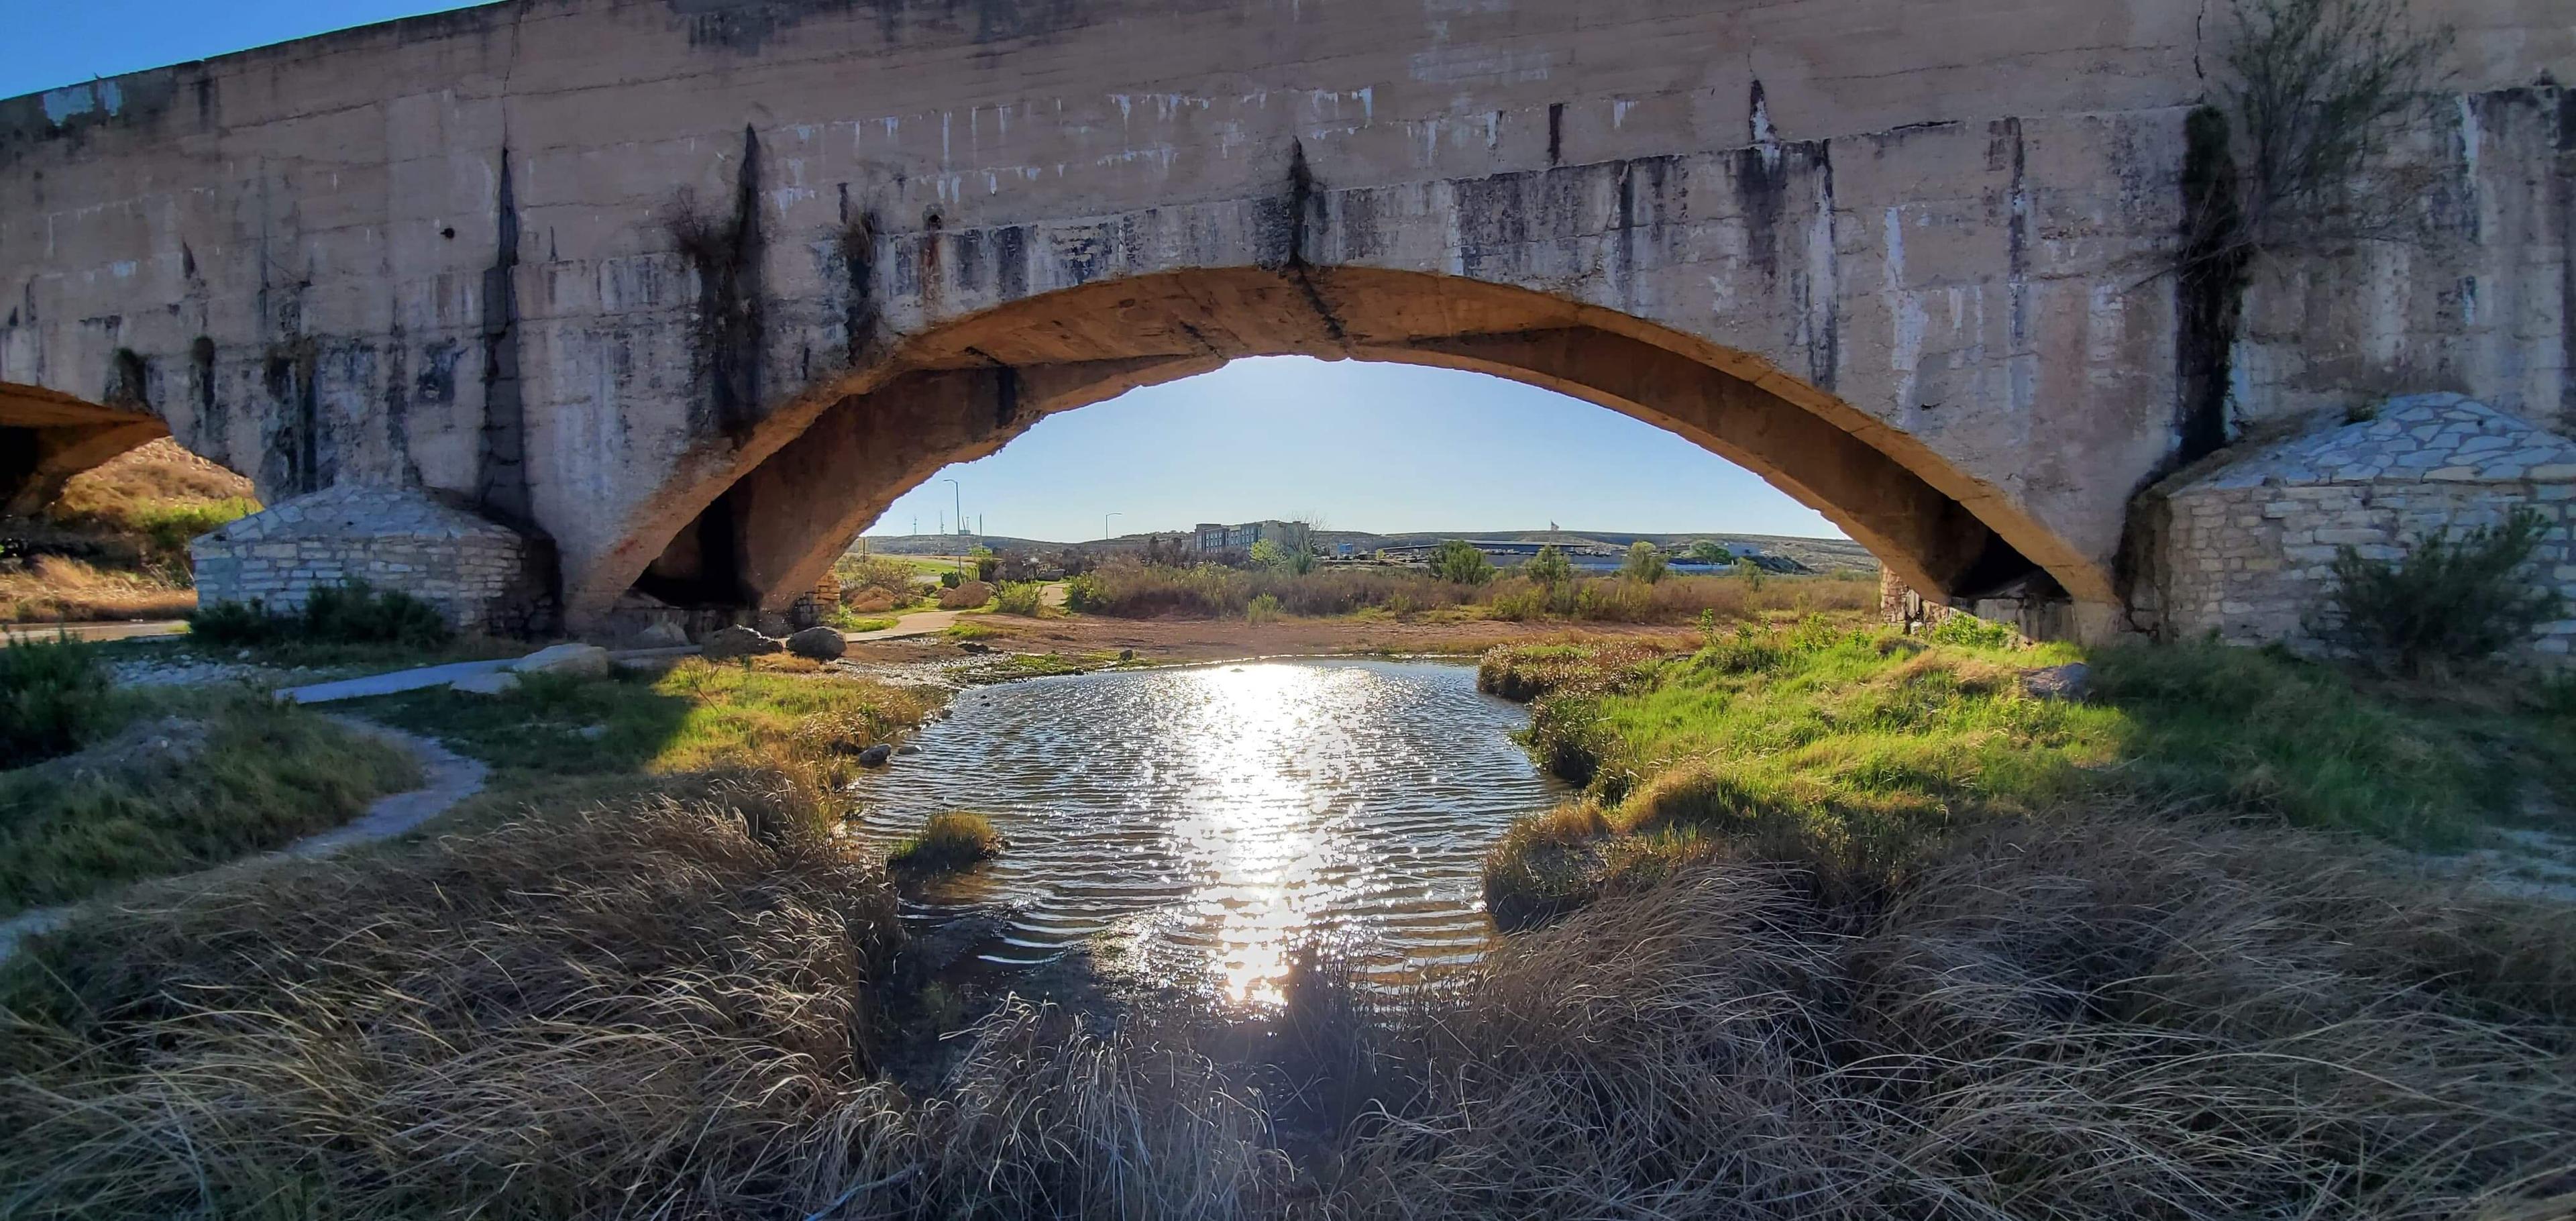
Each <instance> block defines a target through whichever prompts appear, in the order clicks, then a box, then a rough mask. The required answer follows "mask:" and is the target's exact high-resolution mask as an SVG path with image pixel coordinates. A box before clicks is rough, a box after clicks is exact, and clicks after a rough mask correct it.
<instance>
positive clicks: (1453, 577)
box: [1431, 538, 1494, 585]
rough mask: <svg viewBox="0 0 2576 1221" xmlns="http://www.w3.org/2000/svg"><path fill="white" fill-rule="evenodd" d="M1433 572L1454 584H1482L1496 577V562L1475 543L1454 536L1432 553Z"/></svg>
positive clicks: (1434, 574)
mask: <svg viewBox="0 0 2576 1221" xmlns="http://www.w3.org/2000/svg"><path fill="white" fill-rule="evenodd" d="M1431 573H1432V575H1433V576H1436V577H1439V578H1440V579H1441V580H1443V581H1447V582H1449V583H1450V584H1452V585H1482V584H1484V583H1485V582H1487V581H1490V580H1493V579H1494V564H1493V561H1491V560H1488V559H1486V558H1485V553H1484V552H1482V551H1478V550H1476V546H1475V544H1473V543H1470V542H1467V541H1466V540H1464V539H1455V538H1453V539H1450V540H1449V541H1448V542H1445V543H1442V544H1440V549H1439V550H1438V551H1436V552H1433V553H1432V556H1431Z"/></svg>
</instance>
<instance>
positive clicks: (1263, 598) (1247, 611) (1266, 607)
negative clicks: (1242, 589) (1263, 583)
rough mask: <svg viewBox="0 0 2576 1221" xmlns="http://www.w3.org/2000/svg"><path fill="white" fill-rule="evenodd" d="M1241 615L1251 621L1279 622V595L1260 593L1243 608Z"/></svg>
mask: <svg viewBox="0 0 2576 1221" xmlns="http://www.w3.org/2000/svg"><path fill="white" fill-rule="evenodd" d="M1243 617H1244V618H1245V619H1246V620H1248V621H1250V622H1253V623H1277V622H1279V595H1277V594H1262V595H1259V596H1258V597H1255V598H1254V599H1253V600H1252V602H1251V604H1250V605H1247V606H1245V607H1244V608H1243Z"/></svg>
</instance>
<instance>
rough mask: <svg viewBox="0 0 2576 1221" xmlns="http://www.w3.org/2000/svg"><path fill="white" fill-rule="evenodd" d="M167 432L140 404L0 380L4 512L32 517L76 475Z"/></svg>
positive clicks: (0, 513)
mask: <svg viewBox="0 0 2576 1221" xmlns="http://www.w3.org/2000/svg"><path fill="white" fill-rule="evenodd" d="M126 355H131V354H130V353H128V354H126ZM110 389H111V391H113V390H114V389H115V387H113V386H112V387H111V388H110ZM169 435H170V426H169V425H168V424H167V423H165V422H163V420H162V419H161V417H159V416H157V415H154V414H152V412H151V411H149V410H147V409H145V408H144V407H142V406H141V405H140V404H139V403H138V404H135V405H131V406H106V405H102V404H98V403H92V402H89V401H87V400H85V399H77V398H73V397H72V396H70V395H68V394H62V393H59V392H56V391H52V390H47V389H45V388H43V387H41V386H25V385H19V384H16V383H12V382H0V517H33V516H35V515H36V514H37V513H39V512H41V511H43V510H44V508H45V506H47V505H50V504H52V503H53V502H54V498H55V497H57V496H60V495H61V494H62V491H63V488H64V486H65V485H66V484H69V483H70V482H71V480H72V477H73V476H75V475H78V474H80V473H81V472H83V471H86V470H90V469H92V468H94V467H97V466H100V465H102V464H104V463H106V462H108V461H109V460H111V459H114V458H116V457H118V456H120V455H122V454H124V453H126V452H127V451H129V450H132V449H135V448H137V447H139V446H142V445H146V444H149V443H150V442H152V441H156V440H159V439H160V438H162V437H166V436H169Z"/></svg>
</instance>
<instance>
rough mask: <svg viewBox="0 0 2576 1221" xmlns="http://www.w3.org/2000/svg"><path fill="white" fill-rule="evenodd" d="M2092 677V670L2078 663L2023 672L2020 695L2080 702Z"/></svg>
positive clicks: (2037, 698)
mask: <svg viewBox="0 0 2576 1221" xmlns="http://www.w3.org/2000/svg"><path fill="white" fill-rule="evenodd" d="M2092 677H2093V669H2092V667H2090V666H2087V665H2085V664H2084V663H2083V662H2080V661H2070V662H2068V663H2066V664H2065V665H2062V666H2048V667H2046V668H2043V669H2038V670H2024V671H2022V675H2021V689H2022V694H2024V695H2027V696H2029V697H2031V698H2032V699H2035V700H2080V699H2083V698H2084V691H2085V688H2086V686H2087V685H2088V684H2089V683H2090V681H2091V679H2092Z"/></svg>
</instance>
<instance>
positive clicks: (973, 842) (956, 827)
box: [886, 810, 1003, 876]
mask: <svg viewBox="0 0 2576 1221" xmlns="http://www.w3.org/2000/svg"><path fill="white" fill-rule="evenodd" d="M1002 847H1003V843H1002V833H1001V832H999V831H996V830H994V829H993V820H992V819H990V818H986V817H985V816H983V815H981V814H976V813H971V812H969V811H965V810H952V811H950V812H948V813H946V814H934V815H931V817H930V821H929V822H927V823H924V824H922V828H921V833H920V834H918V835H914V836H912V837H911V838H909V839H906V840H905V841H903V842H902V843H900V844H897V845H895V849H894V851H893V852H890V853H887V854H886V868H888V869H891V870H894V871H895V872H897V873H903V874H910V875H914V876H927V875H932V874H943V873H957V872H959V871H962V870H966V869H972V868H974V867H975V865H976V864H978V863H980V862H983V861H988V860H991V859H993V858H994V857H996V856H1000V855H1001V854H1002Z"/></svg>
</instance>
